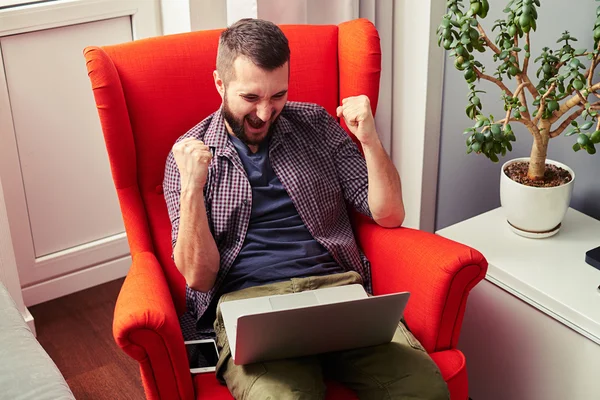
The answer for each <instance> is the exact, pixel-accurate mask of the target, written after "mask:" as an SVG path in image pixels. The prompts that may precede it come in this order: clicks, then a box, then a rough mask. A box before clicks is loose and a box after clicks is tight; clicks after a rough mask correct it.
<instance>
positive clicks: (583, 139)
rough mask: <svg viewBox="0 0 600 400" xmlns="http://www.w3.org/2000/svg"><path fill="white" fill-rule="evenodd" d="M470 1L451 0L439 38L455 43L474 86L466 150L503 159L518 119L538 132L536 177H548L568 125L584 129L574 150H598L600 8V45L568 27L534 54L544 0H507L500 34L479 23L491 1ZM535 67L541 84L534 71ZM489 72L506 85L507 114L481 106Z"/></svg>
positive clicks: (598, 37) (453, 50) (448, 45)
mask: <svg viewBox="0 0 600 400" xmlns="http://www.w3.org/2000/svg"><path fill="white" fill-rule="evenodd" d="M467 1H469V0H467ZM467 1H463V0H448V1H447V7H448V11H447V13H446V14H445V15H444V16H443V18H442V21H441V24H440V26H439V28H438V30H437V34H438V36H439V40H438V45H440V46H443V48H444V49H446V50H449V56H450V57H453V58H454V66H455V67H456V68H457V69H458V70H460V71H462V72H463V74H464V79H465V80H466V81H467V83H468V87H469V95H468V104H467V106H466V114H467V116H468V117H469V118H470V119H471V120H473V121H474V125H473V126H472V127H469V128H467V129H466V130H465V132H464V133H465V134H466V135H467V140H466V144H467V153H472V152H473V153H478V154H483V155H485V156H486V157H487V158H489V159H490V160H492V161H493V162H498V161H499V155H500V154H501V155H502V156H504V155H506V152H507V151H511V150H512V144H511V142H514V141H515V140H516V137H515V134H514V132H513V129H512V127H511V123H521V124H523V125H524V126H525V127H526V128H527V130H528V131H529V132H530V133H531V135H532V136H533V146H532V149H531V156H530V162H529V166H528V168H527V169H526V171H527V179H528V180H529V181H530V182H535V181H543V180H544V174H545V172H546V168H547V166H546V156H547V151H548V143H549V141H550V139H552V138H555V137H557V136H559V135H561V134H562V133H563V132H564V134H565V135H566V136H570V135H577V136H576V137H577V139H576V142H575V143H574V144H573V150H574V151H580V150H583V152H585V153H589V154H595V153H596V146H595V145H596V144H598V143H600V115H599V110H600V101H599V100H598V99H600V93H599V90H600V83H595V82H594V80H593V78H594V70H595V69H596V67H597V66H598V64H600V47H599V42H600V7H598V8H597V10H596V16H597V17H596V21H595V24H594V26H593V29H590V36H593V38H594V48H593V49H591V50H588V49H585V48H577V47H576V45H575V42H577V39H576V38H574V37H573V36H571V34H569V32H564V33H562V34H560V35H558V36H559V37H558V40H557V41H556V43H557V44H558V45H557V46H556V48H554V49H551V48H549V47H544V48H543V49H542V51H541V54H539V55H538V56H537V57H536V58H534V59H532V54H531V53H530V50H531V42H530V34H531V33H532V32H534V31H535V30H536V28H537V24H538V12H537V8H538V7H540V0H510V1H508V3H507V5H506V8H505V9H504V13H505V14H506V17H505V18H504V19H499V20H496V21H495V22H494V24H493V27H492V29H491V31H492V33H493V34H495V38H492V37H491V36H489V35H488V33H486V31H485V30H484V29H483V27H482V25H481V23H480V20H482V19H484V18H486V16H487V14H488V11H489V3H488V0H470V2H469V3H467ZM596 1H599V0H596ZM548 23H550V21H548ZM551 23H555V22H551ZM486 51H492V52H493V60H494V67H495V71H494V72H493V73H492V74H489V73H487V72H486V69H485V67H484V65H483V64H482V63H481V62H480V61H478V60H477V53H484V52H486ZM586 64H587V66H586ZM533 71H535V77H536V81H535V82H536V83H534V80H532V79H531V78H530V74H532V72H533ZM482 79H483V80H486V81H490V82H492V83H494V84H495V85H496V86H498V87H499V89H500V91H501V94H500V95H501V99H502V100H503V102H504V110H505V111H506V114H505V115H502V117H503V118H502V119H498V120H496V119H494V116H493V115H485V114H484V113H483V112H482V104H481V99H480V97H479V96H478V94H479V93H482V92H483V91H481V90H478V89H477V87H476V84H477V83H479V82H480V81H481V80H482ZM508 81H511V82H512V85H511V87H512V90H511V89H509V85H507V82H508ZM528 96H529V97H528ZM529 102H531V105H530V104H529ZM579 117H582V118H581V119H582V120H583V121H582V122H581V124H580V123H579V122H578V119H579ZM567 128H568V129H567Z"/></svg>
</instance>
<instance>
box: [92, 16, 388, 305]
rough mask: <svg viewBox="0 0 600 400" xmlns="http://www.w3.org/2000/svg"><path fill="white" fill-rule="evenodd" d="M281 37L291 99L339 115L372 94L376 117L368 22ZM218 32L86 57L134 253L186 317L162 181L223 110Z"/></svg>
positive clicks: (374, 52)
mask: <svg viewBox="0 0 600 400" xmlns="http://www.w3.org/2000/svg"><path fill="white" fill-rule="evenodd" d="M281 28H282V30H283V31H284V33H285V35H286V36H287V38H288V40H289V43H290V49H291V61H290V85H289V100H294V101H306V102H313V103H318V104H320V105H322V106H323V107H325V108H326V109H327V111H328V112H329V113H331V114H332V115H334V116H335V110H336V107H337V106H338V105H339V104H340V101H341V99H343V98H345V97H348V96H354V95H358V94H366V95H367V96H369V98H370V99H371V104H372V107H373V112H374V111H375V109H376V107H377V98H378V94H379V77H380V66H381V53H380V45H379V37H378V35H377V31H376V30H375V27H374V26H373V25H372V24H371V23H370V22H369V21H367V20H365V19H358V20H354V21H350V22H346V23H342V24H340V25H339V26H335V25H287V26H282V27H281ZM220 33H221V30H211V31H200V32H192V33H185V34H178V35H169V36H161V37H156V38H151V39H144V40H138V41H134V42H128V43H124V44H120V45H115V46H106V47H102V48H100V47H88V48H86V49H85V51H84V54H85V58H86V62H87V68H88V75H89V77H90V80H91V83H92V88H93V91H94V97H95V101H96V106H97V109H98V113H99V116H100V122H101V125H102V131H103V134H104V138H105V143H106V147H107V151H108V155H109V160H110V166H111V172H112V176H113V180H114V183H115V187H116V189H117V194H118V197H119V204H120V207H121V212H122V215H123V220H124V223H125V229H126V232H127V238H128V241H129V246H130V250H131V253H132V255H133V254H136V253H138V252H141V251H150V252H153V253H154V254H155V255H156V257H157V259H158V260H159V262H160V263H161V265H162V266H163V268H164V271H165V275H166V278H167V280H168V282H169V287H170V290H171V294H172V296H173V300H174V303H175V306H176V308H177V311H178V312H179V313H182V312H183V311H184V310H185V290H184V289H185V282H184V279H183V277H182V275H181V274H180V273H179V272H178V271H177V269H176V267H175V265H174V263H173V261H172V259H171V251H172V249H171V240H170V231H171V225H170V221H169V218H168V214H167V209H166V204H165V201H164V197H163V193H162V181H163V175H164V168H165V161H166V158H167V155H168V153H169V151H170V150H171V147H172V146H173V144H174V143H175V141H176V140H177V138H178V137H179V136H181V135H183V134H184V133H185V132H187V131H188V130H189V129H190V128H191V127H193V126H194V125H195V124H197V123H198V122H200V121H201V120H203V119H204V118H205V117H207V116H208V115H210V114H211V113H213V112H214V111H216V110H217V109H218V108H219V107H220V105H221V98H220V97H219V95H218V93H217V90H216V88H215V86H214V82H213V77H212V73H213V71H214V69H215V61H216V53H217V45H218V40H219V35H220Z"/></svg>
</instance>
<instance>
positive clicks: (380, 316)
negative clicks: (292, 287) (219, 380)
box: [221, 284, 410, 365]
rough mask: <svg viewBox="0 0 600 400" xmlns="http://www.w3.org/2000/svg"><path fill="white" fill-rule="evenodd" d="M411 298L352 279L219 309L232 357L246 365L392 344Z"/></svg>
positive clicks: (227, 304)
mask: <svg viewBox="0 0 600 400" xmlns="http://www.w3.org/2000/svg"><path fill="white" fill-rule="evenodd" d="M409 297H410V294H409V293H408V292H401V293H393V294H387V295H382V296H372V297H370V296H368V294H367V293H366V291H365V289H364V288H363V286H362V285H359V284H354V285H346V286H338V287H332V288H323V289H316V290H311V291H305V292H299V293H293V294H283V295H274V296H265V297H257V298H252V299H243V300H232V301H227V302H223V303H221V314H222V316H223V322H224V324H225V331H226V334H227V339H228V340H229V346H230V348H231V356H232V358H233V361H234V363H235V364H236V365H245V364H250V363H255V362H260V361H270V360H277V359H283V358H293V357H301V356H307V355H314V354H321V353H327V352H333V351H340V350H347V349H354V348H359V347H367V346H376V345H379V344H384V343H388V342H390V341H391V340H392V337H393V336H394V332H395V331H396V328H397V327H398V323H399V322H400V319H401V318H402V315H403V313H404V308H405V307H406V303H407V302H408V298H409Z"/></svg>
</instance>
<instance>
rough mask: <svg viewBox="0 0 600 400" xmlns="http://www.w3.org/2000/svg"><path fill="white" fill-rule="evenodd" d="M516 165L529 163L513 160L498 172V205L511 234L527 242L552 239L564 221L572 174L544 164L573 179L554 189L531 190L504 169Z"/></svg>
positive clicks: (569, 198) (548, 161)
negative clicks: (516, 163)
mask: <svg viewBox="0 0 600 400" xmlns="http://www.w3.org/2000/svg"><path fill="white" fill-rule="evenodd" d="M519 161H529V157H525V158H516V159H513V160H510V161H507V162H506V163H504V165H502V170H501V171H500V203H501V204H502V208H503V209H504V213H505V215H506V219H507V221H508V224H509V226H510V228H511V229H512V230H513V232H515V233H517V234H518V235H521V236H525V237H530V238H544V237H549V236H552V235H555V234H556V233H557V232H558V231H559V229H560V224H561V222H562V220H563V218H564V217H565V214H566V212H567V209H568V208H569V204H570V202H571V195H572V193H573V182H574V181H575V173H574V172H573V170H572V169H571V168H569V167H567V166H566V165H565V164H562V163H559V162H557V161H552V160H546V163H547V164H554V165H556V166H558V167H561V168H564V169H566V170H567V171H569V173H570V174H571V176H572V177H573V178H572V179H571V181H570V182H569V183H566V184H564V185H561V186H556V187H547V188H546V187H544V188H539V187H532V186H526V185H523V184H521V183H517V182H515V181H513V180H512V179H510V178H509V177H508V176H507V175H506V174H505V173H504V169H505V168H506V166H507V165H509V164H512V163H514V162H519Z"/></svg>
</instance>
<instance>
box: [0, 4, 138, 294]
mask: <svg viewBox="0 0 600 400" xmlns="http://www.w3.org/2000/svg"><path fill="white" fill-rule="evenodd" d="M88 20H89V18H88ZM135 25H136V24H134V23H132V16H131V15H125V16H120V17H113V18H102V19H100V18H98V20H93V19H92V20H89V21H87V22H84V23H78V24H65V25H63V26H57V27H54V28H52V29H37V30H35V31H30V32H24V33H19V34H15V35H9V36H4V37H0V49H1V54H2V62H3V65H4V75H5V76H4V77H2V76H1V75H0V81H2V80H3V81H4V82H0V108H3V107H2V106H3V105H4V104H8V105H9V108H10V109H9V113H10V119H11V121H12V124H11V125H12V126H8V124H7V123H6V121H4V123H2V122H0V130H1V131H2V132H0V133H1V135H0V156H5V155H6V156H7V157H8V158H10V159H11V160H12V165H11V163H10V162H7V161H6V160H5V162H2V163H1V164H0V173H1V175H0V176H1V177H2V179H3V183H4V180H6V181H7V183H8V186H10V188H11V191H10V193H5V195H7V197H8V198H7V210H8V214H9V220H10V225H11V232H12V237H13V243H14V246H15V256H16V258H17V263H18V265H19V276H20V279H21V284H22V286H23V289H24V290H23V295H24V299H25V303H26V304H27V305H32V304H36V303H39V302H41V301H45V300H49V299H51V298H55V297H58V296H62V295H64V294H67V293H70V292H72V291H76V290H81V289H83V288H86V287H90V286H94V285H97V284H99V283H102V282H105V281H107V280H111V279H115V278H118V277H120V276H123V275H124V274H125V273H126V272H127V269H128V266H129V264H130V260H129V248H128V246H127V242H126V237H125V234H124V228H123V223H122V219H121V213H120V210H119V205H118V202H117V197H116V192H115V189H114V185H113V182H112V178H111V175H110V168H109V163H108V157H107V154H106V149H105V145H104V139H103V137H102V130H101V127H100V123H99V119H98V113H97V111H96V107H95V103H94V99H93V93H92V90H91V85H90V82H89V79H88V77H87V70H86V66H85V59H84V58H83V49H84V48H85V47H86V46H91V45H95V46H104V45H110V44H116V43H122V42H127V41H131V40H133V38H134V36H135V35H134V34H135ZM2 78H4V79H2ZM3 86H5V87H4V89H5V93H2V92H3ZM3 94H4V96H5V101H4V102H2V95H3ZM6 98H7V101H6ZM6 115H7V113H6V110H5V111H4V112H2V113H1V114H0V119H3V118H4V117H5V116H6ZM9 128H10V130H12V132H7V131H8V130H9ZM6 191H7V190H6V188H5V192H6Z"/></svg>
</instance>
